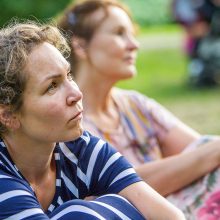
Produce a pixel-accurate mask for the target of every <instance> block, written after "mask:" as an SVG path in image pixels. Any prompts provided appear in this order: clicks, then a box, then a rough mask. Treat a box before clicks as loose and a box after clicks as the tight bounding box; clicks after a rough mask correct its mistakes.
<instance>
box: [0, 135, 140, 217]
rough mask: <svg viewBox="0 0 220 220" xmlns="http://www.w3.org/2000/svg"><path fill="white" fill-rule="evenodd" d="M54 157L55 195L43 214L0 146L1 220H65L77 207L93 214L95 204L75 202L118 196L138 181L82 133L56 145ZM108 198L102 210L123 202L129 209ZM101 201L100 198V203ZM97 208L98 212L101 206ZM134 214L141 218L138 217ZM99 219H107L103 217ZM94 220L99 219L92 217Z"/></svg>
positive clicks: (131, 171) (104, 147)
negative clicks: (73, 139)
mask: <svg viewBox="0 0 220 220" xmlns="http://www.w3.org/2000/svg"><path fill="white" fill-rule="evenodd" d="M54 157H55V160H56V169H57V171H56V172H57V173H56V175H57V176H56V192H55V195H54V198H53V200H52V202H51V204H50V206H49V208H48V210H47V211H46V212H45V213H44V212H43V210H42V208H41V205H40V204H39V202H38V200H37V198H36V195H35V193H34V191H33V189H32V188H31V186H30V185H29V183H28V182H27V181H26V180H25V178H24V177H23V176H22V174H21V173H20V172H19V170H18V169H17V167H16V165H15V164H14V163H13V161H12V159H11V157H10V155H9V154H8V151H7V148H6V146H5V145H4V143H3V142H0V219H5V218H10V217H11V218H12V219H23V218H26V219H28V218H30V219H48V218H54V219H58V218H56V217H54V216H57V214H59V215H60V217H61V216H66V215H67V214H68V213H69V214H70V213H72V212H73V210H75V209H76V210H78V209H80V207H84V208H83V210H84V209H85V210H84V211H81V214H82V213H84V214H86V213H87V211H86V208H87V209H88V207H90V208H89V209H91V210H92V209H93V208H94V212H96V211H97V208H95V207H96V206H97V201H93V202H88V201H82V200H78V199H84V198H85V197H87V196H90V195H95V196H100V195H103V194H107V193H118V192H120V191H121V190H122V189H124V188H125V187H127V186H129V185H130V184H132V183H135V182H138V181H140V180H141V179H140V178H139V177H138V176H137V174H136V173H135V171H134V169H133V168H132V167H131V165H130V164H129V163H128V162H127V161H126V160H125V159H124V157H123V156H121V154H120V153H118V152H117V151H115V150H114V149H113V148H112V147H111V146H110V145H109V144H108V143H106V142H104V141H102V140H100V139H98V138H96V137H94V136H91V135H90V134H89V133H88V132H84V133H83V135H82V136H81V137H80V138H78V139H77V140H75V141H70V142H65V143H57V145H56V147H55V150H54ZM36 163H37V158H36ZM109 196H110V195H109ZM109 196H107V197H105V199H104V201H105V202H104V203H105V205H104V206H111V205H110V204H112V201H113V200H114V199H116V200H120V201H121V202H122V203H123V202H125V203H126V204H127V206H129V203H128V202H127V201H126V200H124V199H122V198H121V197H119V196H116V195H111V196H110V197H109ZM106 198H108V199H107V200H106ZM109 198H110V199H109ZM97 200H98V199H97ZM68 201H69V202H68ZM77 201H78V203H77ZM102 201H103V198H101V200H100V203H101V202H102ZM109 201H110V202H109ZM71 203H72V204H71ZM82 203H83V205H82ZM104 203H103V204H104ZM77 204H78V205H77ZM79 204H80V205H79ZM118 204H119V203H118ZM74 205H75V206H74ZM86 206H87V207H86ZM114 206H115V210H117V209H118V211H119V210H120V211H119V212H122V213H123V212H124V214H127V213H126V212H127V211H126V210H123V209H121V208H118V206H117V204H116V203H115V204H114V202H113V204H112V207H114ZM70 207H72V209H71V208H70ZM73 207H74V208H73ZM76 207H78V208H76ZM98 207H99V208H100V204H99V205H98ZM121 207H123V205H122V206H121ZM124 207H125V206H124ZM64 209H65V212H64ZM57 210H58V211H57ZM61 213H63V214H61ZM77 213H78V212H77ZM64 214H65V215H64ZM136 214H138V215H139V216H140V214H139V213H136ZM97 215H98V212H97ZM94 216H95V215H94ZM90 217H91V216H90ZM102 217H104V219H105V218H106V216H104V214H103V213H102ZM63 219H64V218H63ZM67 219H68V218H67ZM89 219H93V218H89ZM94 219H101V218H95V217H94ZM119 219H120V218H119ZM136 219H139V218H136ZM140 219H142V218H140Z"/></svg>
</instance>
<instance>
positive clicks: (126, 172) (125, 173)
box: [109, 168, 136, 186]
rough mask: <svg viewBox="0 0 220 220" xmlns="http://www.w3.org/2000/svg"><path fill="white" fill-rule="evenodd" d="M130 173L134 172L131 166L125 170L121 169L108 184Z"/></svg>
mask: <svg viewBox="0 0 220 220" xmlns="http://www.w3.org/2000/svg"><path fill="white" fill-rule="evenodd" d="M132 173H136V172H135V171H134V169H133V168H129V169H127V170H124V171H122V172H121V173H119V174H118V175H117V176H116V177H115V178H114V179H113V181H112V182H111V184H110V185H109V186H111V185H112V184H113V183H115V182H117V181H118V180H120V179H122V178H124V177H125V176H128V175H130V174H132Z"/></svg>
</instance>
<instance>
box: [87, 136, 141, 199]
mask: <svg viewBox="0 0 220 220" xmlns="http://www.w3.org/2000/svg"><path fill="white" fill-rule="evenodd" d="M90 138H91V141H90V142H91V143H93V145H94V143H95V146H94V147H92V153H89V150H88V153H89V154H90V156H89V157H87V156H86V158H89V161H88V169H87V178H88V180H89V183H88V185H89V189H90V194H91V195H102V194H104V193H119V192H120V191H121V190H123V189H124V188H126V187H127V186H129V185H131V184H133V183H135V182H138V181H141V178H140V177H139V176H138V175H137V174H136V172H135V170H134V169H133V167H132V166H131V165H130V163H128V162H127V160H126V159H125V158H124V157H123V156H122V155H121V154H120V153H119V152H117V151H116V150H115V149H114V148H113V147H112V146H111V145H109V144H108V143H106V142H105V141H103V140H101V139H99V138H96V137H94V136H90ZM88 148H90V147H89V145H88Z"/></svg>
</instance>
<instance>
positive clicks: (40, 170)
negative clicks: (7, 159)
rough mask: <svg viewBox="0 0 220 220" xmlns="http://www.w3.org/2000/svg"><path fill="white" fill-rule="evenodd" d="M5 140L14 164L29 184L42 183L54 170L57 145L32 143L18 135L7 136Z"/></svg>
mask: <svg viewBox="0 0 220 220" xmlns="http://www.w3.org/2000/svg"><path fill="white" fill-rule="evenodd" d="M3 140H4V142H5V144H6V146H7V150H8V152H9V154H10V156H11V158H12V160H13V162H14V163H15V164H16V166H17V168H18V169H19V171H20V172H21V173H22V175H23V176H24V177H25V178H26V179H27V180H28V181H29V183H37V182H40V181H41V180H42V179H44V178H45V176H47V175H48V173H50V172H51V170H53V169H54V163H53V160H52V156H53V150H54V147H55V144H45V143H44V144H43V143H39V142H37V141H36V142H35V141H33V140H31V141H30V140H27V138H22V137H21V136H18V135H16V134H13V135H7V136H6V137H5V138H3Z"/></svg>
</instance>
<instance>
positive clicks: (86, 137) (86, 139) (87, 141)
mask: <svg viewBox="0 0 220 220" xmlns="http://www.w3.org/2000/svg"><path fill="white" fill-rule="evenodd" d="M86 134H87V133H86ZM81 138H82V139H83V140H84V141H85V142H86V144H87V145H88V144H89V142H90V137H89V135H88V134H87V136H86V135H84V134H83V135H81Z"/></svg>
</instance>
